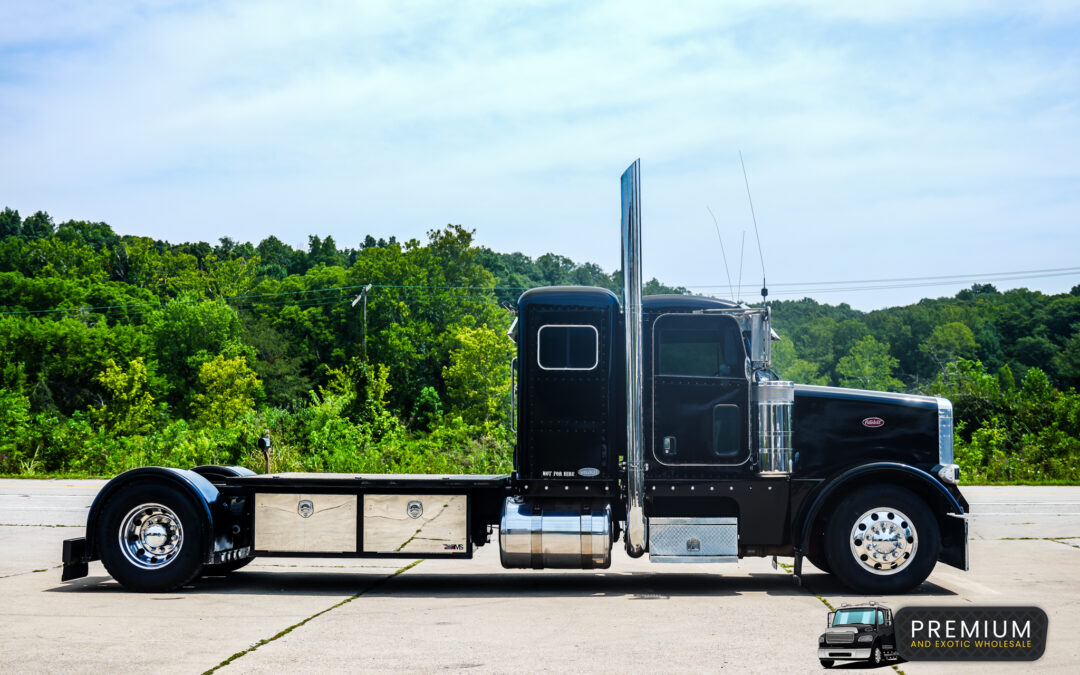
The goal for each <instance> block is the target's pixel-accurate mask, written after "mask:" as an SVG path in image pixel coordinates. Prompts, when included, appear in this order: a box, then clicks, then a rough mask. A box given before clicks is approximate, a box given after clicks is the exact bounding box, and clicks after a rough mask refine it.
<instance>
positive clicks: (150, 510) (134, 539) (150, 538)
mask: <svg viewBox="0 0 1080 675" xmlns="http://www.w3.org/2000/svg"><path fill="white" fill-rule="evenodd" d="M183 545H184V528H183V526H181V525H180V519H179V518H178V517H177V516H176V514H175V513H174V512H173V511H172V509H169V508H168V507H166V506H162V505H161V504H142V505H140V506H136V507H135V508H133V509H131V511H129V512H128V514H127V516H125V517H124V520H123V523H122V524H121V525H120V550H121V551H123V552H124V557H125V558H127V560H128V562H130V563H131V564H133V565H135V566H136V567H139V568H142V569H144V570H156V569H160V568H162V567H165V566H166V565H168V564H169V563H171V562H172V561H173V560H176V556H177V555H179V553H180V548H181V547H182V546H183Z"/></svg>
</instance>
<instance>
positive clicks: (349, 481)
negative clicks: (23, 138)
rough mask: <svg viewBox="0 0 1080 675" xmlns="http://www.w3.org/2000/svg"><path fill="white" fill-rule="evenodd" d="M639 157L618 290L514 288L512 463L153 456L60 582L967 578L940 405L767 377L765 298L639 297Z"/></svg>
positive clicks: (157, 585) (97, 512) (851, 582)
mask: <svg viewBox="0 0 1080 675" xmlns="http://www.w3.org/2000/svg"><path fill="white" fill-rule="evenodd" d="M638 174H639V162H635V163H634V164H632V165H631V166H630V168H628V169H627V171H626V173H624V174H623V176H622V219H621V220H622V256H623V279H624V288H623V294H622V298H621V299H620V298H619V297H618V296H616V295H615V294H614V293H612V292H611V291H609V290H606V289H601V288H588V287H553V288H536V289H532V290H529V291H527V292H525V293H524V294H522V295H521V297H520V298H519V300H518V302H517V307H516V312H517V314H516V318H515V321H514V323H513V326H512V328H511V330H510V332H509V336H510V338H511V339H513V340H514V341H515V343H516V346H517V351H516V357H515V358H514V360H513V363H512V364H511V369H512V372H513V374H514V377H513V382H514V384H513V393H512V398H513V404H514V406H515V408H516V411H515V412H516V416H515V417H516V420H517V425H516V433H517V445H516V450H515V455H514V470H513V473H511V474H508V475H438V476H437V475H354V474H305V473H280V474H264V475H257V474H255V473H253V472H251V471H249V470H247V469H244V468H241V467H226V466H200V467H195V468H193V469H179V468H163V467H144V468H139V469H135V470H132V471H128V472H126V473H124V474H121V475H120V476H117V477H116V478H114V479H113V480H112V481H110V482H109V483H108V484H106V485H105V486H104V487H103V488H102V490H101V492H100V493H99V494H98V495H97V498H96V499H95V500H94V502H93V505H92V506H91V508H90V511H89V516H88V519H87V524H86V534H85V537H83V538H78V539H70V540H68V541H66V542H65V544H64V552H63V562H64V570H63V579H64V580H65V581H66V580H70V579H75V578H79V577H83V576H86V574H87V573H88V563H89V562H90V561H93V560H98V559H100V560H101V562H102V563H103V564H104V566H105V569H106V570H107V571H108V572H109V574H111V575H112V576H113V578H115V579H116V580H117V581H118V582H120V583H121V584H122V585H123V586H124V587H126V588H128V589H131V590H137V591H166V590H171V589H174V588H176V587H179V586H181V585H183V584H186V583H188V582H189V581H191V580H192V579H194V578H195V577H197V576H199V575H200V574H202V575H220V574H225V573H228V572H231V571H233V570H235V569H237V568H239V567H241V566H243V565H244V564H246V563H248V562H249V561H251V560H252V559H253V558H255V557H256V556H297V557H335V556H336V557H353V558H362V557H371V558H408V559H418V558H470V557H472V555H473V551H474V549H475V548H476V547H478V546H484V545H488V544H491V543H494V542H493V541H492V539H493V537H495V536H496V529H497V542H498V546H499V550H500V557H501V561H502V564H503V566H505V567H507V568H531V569H540V568H575V569H604V568H607V567H609V566H610V564H611V560H612V549H613V547H614V546H615V545H616V542H618V541H619V540H620V538H621V539H622V541H623V544H624V546H625V550H626V553H627V554H628V555H629V556H631V557H635V558H636V557H640V556H643V555H648V556H649V560H650V561H651V562H654V563H716V562H736V561H738V560H739V559H740V558H743V557H748V556H774V557H775V556H793V557H794V573H795V577H796V580H798V578H799V576H800V575H801V574H802V563H803V560H804V558H808V559H809V560H810V561H811V562H813V564H814V565H816V566H817V567H818V568H820V569H822V570H825V571H827V572H830V573H831V574H833V575H835V576H836V577H837V578H838V579H840V580H841V581H842V582H844V583H845V584H847V585H848V586H850V587H851V588H853V589H856V590H859V591H862V592H866V593H874V594H887V593H898V592H904V591H907V590H909V589H911V588H913V587H915V586H917V585H918V584H920V583H921V582H922V581H923V580H924V579H926V577H927V575H929V574H930V572H931V570H932V569H933V568H934V566H935V564H936V563H937V562H938V561H941V562H944V563H946V564H949V565H952V566H954V567H959V568H961V569H967V523H966V520H965V519H964V517H963V516H964V514H965V512H966V510H967V508H968V505H967V502H966V501H965V500H964V497H963V496H962V495H961V494H960V492H959V490H958V489H957V485H956V484H957V481H958V478H959V475H958V469H957V467H956V466H955V465H954V464H953V420H952V406H951V404H950V403H949V401H947V400H945V399H941V398H931V397H924V396H909V395H903V394H894V393H882V392H874V391H859V390H852V389H840V388H830V387H819V386H803V385H798V384H793V383H791V382H787V381H784V380H782V379H780V378H779V377H778V376H777V374H776V373H775V372H774V371H773V370H772V367H771V364H770V345H771V342H772V341H773V340H774V339H776V336H775V333H774V332H773V331H772V329H771V328H770V315H769V310H768V307H767V306H762V307H750V306H746V305H743V304H738V303H734V302H727V301H722V300H716V299H712V298H704V297H693V296H682V295H659V296H650V297H646V298H642V296H641V264H640V249H641V224H640V198H639V187H638Z"/></svg>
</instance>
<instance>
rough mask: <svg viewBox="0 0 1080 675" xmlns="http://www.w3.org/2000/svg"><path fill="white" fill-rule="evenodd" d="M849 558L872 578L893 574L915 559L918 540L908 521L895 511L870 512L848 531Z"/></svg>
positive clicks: (883, 508)
mask: <svg viewBox="0 0 1080 675" xmlns="http://www.w3.org/2000/svg"><path fill="white" fill-rule="evenodd" d="M850 543H851V554H852V555H853V556H855V559H856V560H857V561H859V564H861V565H862V566H863V567H864V568H865V569H866V570H868V571H869V572H872V573H874V574H895V573H897V572H899V571H900V570H902V569H904V567H906V566H907V564H908V563H909V562H910V561H911V560H912V559H913V558H914V557H915V551H916V550H918V548H919V537H918V533H917V532H916V531H915V526H914V525H913V524H912V523H911V519H910V518H908V517H907V516H906V515H904V513H902V512H901V511H899V510H898V509H894V508H890V507H885V506H879V507H875V508H872V509H870V510H869V511H867V512H866V513H864V514H863V515H862V516H860V517H859V518H858V519H857V520H856V521H855V525H854V526H853V527H852V528H851V538H850Z"/></svg>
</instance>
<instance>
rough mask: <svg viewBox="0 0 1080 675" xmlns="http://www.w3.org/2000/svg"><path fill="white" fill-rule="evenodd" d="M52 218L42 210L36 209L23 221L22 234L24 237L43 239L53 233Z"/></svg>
mask: <svg viewBox="0 0 1080 675" xmlns="http://www.w3.org/2000/svg"><path fill="white" fill-rule="evenodd" d="M53 230H54V227H53V220H52V217H51V216H49V214H47V213H45V212H44V211H38V212H36V213H34V215H32V216H30V217H29V218H27V219H26V220H24V221H23V224H22V236H23V237H25V238H26V239H30V240H35V239H45V238H46V237H51V236H52V235H53Z"/></svg>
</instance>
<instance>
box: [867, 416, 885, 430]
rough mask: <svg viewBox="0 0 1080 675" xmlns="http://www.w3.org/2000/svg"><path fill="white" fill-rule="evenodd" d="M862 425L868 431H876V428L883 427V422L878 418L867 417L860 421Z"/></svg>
mask: <svg viewBox="0 0 1080 675" xmlns="http://www.w3.org/2000/svg"><path fill="white" fill-rule="evenodd" d="M862 425H863V426H864V427H869V428H870V429H877V428H878V427H883V426H885V420H883V419H881V418H880V417H867V418H866V419H864V420H863V421H862Z"/></svg>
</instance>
